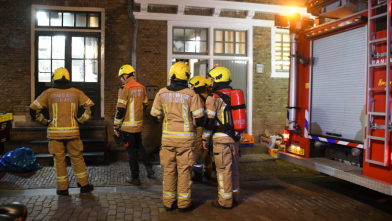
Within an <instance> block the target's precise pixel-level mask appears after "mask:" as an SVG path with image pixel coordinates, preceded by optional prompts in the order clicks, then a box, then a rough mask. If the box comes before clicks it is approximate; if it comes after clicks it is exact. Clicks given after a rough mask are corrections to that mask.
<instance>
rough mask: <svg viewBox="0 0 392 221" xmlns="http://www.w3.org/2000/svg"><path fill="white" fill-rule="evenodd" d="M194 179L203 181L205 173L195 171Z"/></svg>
mask: <svg viewBox="0 0 392 221" xmlns="http://www.w3.org/2000/svg"><path fill="white" fill-rule="evenodd" d="M193 172H194V173H193V176H192V181H193V182H203V175H202V174H201V173H199V172H196V171H193Z"/></svg>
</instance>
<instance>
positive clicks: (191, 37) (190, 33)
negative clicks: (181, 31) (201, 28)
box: [185, 29, 196, 40]
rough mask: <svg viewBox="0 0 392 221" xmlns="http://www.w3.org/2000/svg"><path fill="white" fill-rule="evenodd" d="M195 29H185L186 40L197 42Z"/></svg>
mask: <svg viewBox="0 0 392 221" xmlns="http://www.w3.org/2000/svg"><path fill="white" fill-rule="evenodd" d="M195 32H196V30H195V29H185V40H196V39H195V37H196V35H195Z"/></svg>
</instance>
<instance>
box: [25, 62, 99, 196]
mask: <svg viewBox="0 0 392 221" xmlns="http://www.w3.org/2000/svg"><path fill="white" fill-rule="evenodd" d="M52 80H53V82H54V85H53V87H52V88H49V89H47V90H45V91H44V92H43V93H42V94H41V95H40V96H39V97H38V98H37V99H36V100H35V101H34V102H33V103H32V104H31V105H30V115H31V117H32V119H33V120H36V121H38V122H39V123H41V124H42V125H45V126H48V130H47V133H48V135H47V137H48V139H49V152H50V153H51V154H53V158H54V169H55V171H56V179H57V191H56V193H57V195H61V196H67V195H69V193H68V186H69V180H68V173H67V163H66V160H65V148H66V149H67V152H68V154H69V157H70V158H71V164H72V168H73V170H74V173H75V177H76V180H77V183H78V186H81V188H80V193H87V192H91V191H92V190H94V187H93V185H92V184H89V182H88V177H87V171H86V165H85V163H84V158H83V154H82V151H83V143H82V141H81V140H80V133H79V123H81V124H83V123H85V122H87V121H88V120H89V119H91V116H92V108H93V106H94V102H93V101H91V100H90V99H89V98H88V97H87V96H86V95H85V94H84V93H83V92H82V91H80V90H78V89H76V88H73V87H70V86H69V81H70V77H69V73H68V71H67V69H65V68H62V67H61V68H58V69H56V70H55V71H54V73H53V75H52ZM79 107H83V108H84V109H85V112H84V113H83V115H82V116H81V117H80V118H77V113H78V108H79ZM44 108H46V109H48V110H49V114H50V120H48V119H46V118H45V117H44V115H43V114H42V113H41V111H42V109H44Z"/></svg>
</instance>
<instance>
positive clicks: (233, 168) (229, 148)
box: [214, 142, 240, 207]
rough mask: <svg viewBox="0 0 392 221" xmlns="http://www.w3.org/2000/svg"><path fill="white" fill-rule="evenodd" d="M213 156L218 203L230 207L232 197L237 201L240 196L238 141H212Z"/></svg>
mask: <svg viewBox="0 0 392 221" xmlns="http://www.w3.org/2000/svg"><path fill="white" fill-rule="evenodd" d="M214 158H215V166H216V177H217V179H218V196H219V200H218V201H219V204H220V205H221V206H224V207H232V206H233V199H234V200H236V201H238V200H239V197H240V184H239V174H238V162H239V142H235V143H214Z"/></svg>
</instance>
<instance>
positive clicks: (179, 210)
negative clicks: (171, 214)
mask: <svg viewBox="0 0 392 221" xmlns="http://www.w3.org/2000/svg"><path fill="white" fill-rule="evenodd" d="M193 209H194V205H193V203H191V205H190V206H189V207H187V208H178V212H180V213H186V212H189V211H192V210H193Z"/></svg>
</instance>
